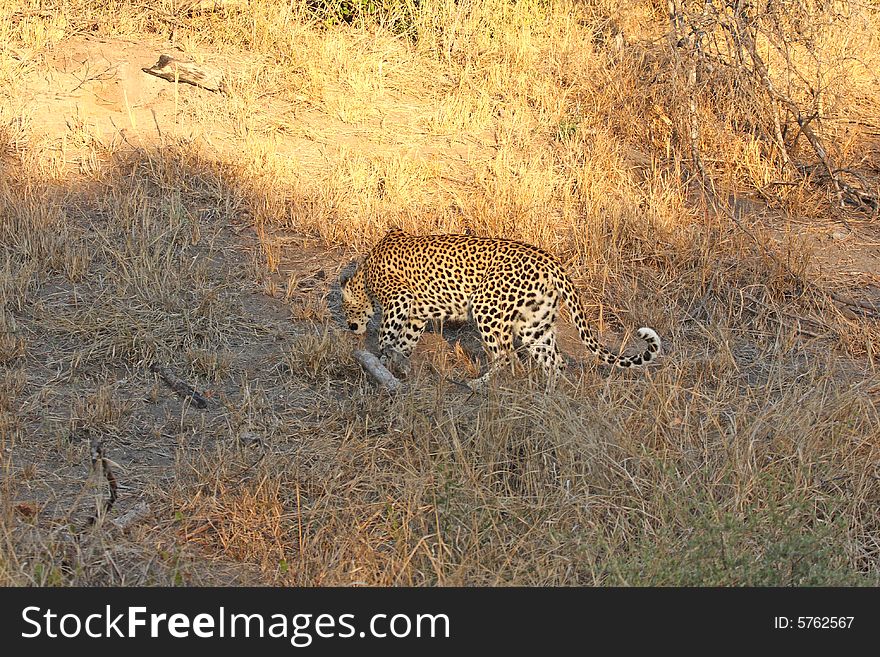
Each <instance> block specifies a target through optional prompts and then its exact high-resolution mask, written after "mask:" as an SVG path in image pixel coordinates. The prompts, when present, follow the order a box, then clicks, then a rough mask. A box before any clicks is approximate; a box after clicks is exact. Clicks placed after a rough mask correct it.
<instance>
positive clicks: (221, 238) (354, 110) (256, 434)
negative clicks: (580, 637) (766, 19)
mask: <svg viewBox="0 0 880 657" xmlns="http://www.w3.org/2000/svg"><path fill="white" fill-rule="evenodd" d="M843 4H844V5H845V7H846V8H847V11H846V12H837V13H836V14H835V13H832V12H830V11H826V10H825V9H826V8H825V7H824V5H819V4H817V5H815V7H814V14H813V15H814V16H815V19H816V20H815V21H814V22H813V23H811V30H812V31H811V32H810V36H811V38H813V41H812V42H811V44H812V45H811V46H810V48H812V50H810V49H807V48H802V49H798V48H795V47H794V46H793V48H794V54H793V55H792V58H793V59H792V61H793V64H794V65H795V66H796V67H797V70H798V71H800V72H802V71H804V70H807V71H809V72H810V75H811V76H813V77H810V78H808V80H809V81H810V82H811V85H812V87H813V88H814V90H816V96H817V98H818V99H821V112H822V116H821V122H820V123H819V124H818V125H820V127H821V135H822V137H823V139H825V140H826V143H828V144H831V145H833V146H832V147H831V148H832V155H833V157H834V158H835V161H836V162H837V163H838V165H839V166H840V167H842V168H851V169H853V170H857V171H860V172H862V174H863V175H865V176H873V175H876V171H877V161H876V137H875V136H874V134H873V133H872V130H874V131H876V129H877V126H876V125H875V123H876V116H877V114H878V112H877V110H878V101H880V93H878V89H877V79H876V76H875V75H874V74H873V72H872V71H876V70H877V66H876V65H877V64H878V63H880V62H878V59H877V58H878V55H877V53H878V52H880V50H878V49H877V48H876V39H877V36H876V35H877V34H878V32H877V27H878V22H880V21H878V16H877V12H876V10H875V9H873V8H872V7H871V6H862V5H860V4H857V3H843ZM394 6H397V5H394ZM399 7H400V11H399V13H398V14H395V15H394V17H393V18H394V20H391V19H389V17H388V16H387V15H379V16H361V17H360V18H358V19H357V20H355V21H353V23H352V24H345V23H339V22H336V23H331V24H329V25H328V24H327V21H326V17H321V16H317V15H316V14H315V13H314V12H312V11H311V10H310V9H309V6H308V4H307V3H297V2H294V3H290V2H273V1H269V0H266V1H262V2H251V3H250V6H249V8H248V9H247V10H246V11H237V10H234V9H228V10H222V11H219V12H208V11H195V12H191V13H186V12H180V11H177V9H179V8H178V7H176V5H175V4H173V3H171V2H167V3H163V2H155V3H150V4H147V3H142V4H140V5H137V6H134V5H132V4H130V3H114V2H108V1H106V0H74V1H73V2H65V3H57V4H53V3H51V2H50V3H47V2H45V1H42V2H37V0H27V1H25V2H15V3H12V2H5V3H4V2H0V43H3V44H4V48H3V51H2V53H0V89H2V91H3V94H2V100H0V153H2V157H3V160H2V170H0V177H2V179H0V244H2V246H3V262H2V264H0V301H2V303H0V328H2V332H0V335H2V342H0V386H2V394H0V447H2V454H3V456H2V459H3V470H2V472H3V482H2V491H3V502H2V509H0V511H2V520H0V537H2V547H0V582H3V583H5V584H50V585H55V584H99V583H100V584H106V583H114V584H135V583H137V584H154V583H162V584H201V583H224V582H243V583H266V584H297V585H324V584H367V585H376V584H407V585H425V584H440V585H451V584H479V585H492V584H529V585H532V584H535V585H537V584H560V585H569V584H635V585H664V584H684V585H687V584H719V585H743V584H745V585H761V584H782V585H810V584H858V583H874V584H876V583H877V581H878V569H877V557H878V536H880V527H878V517H877V513H876V509H877V503H878V495H880V487H878V479H877V472H876V463H877V459H878V449H880V445H878V433H877V427H878V426H880V423H878V417H877V410H876V401H877V394H878V389H880V380H878V374H877V371H876V364H875V363H876V352H875V347H874V346H873V345H875V344H876V341H877V337H878V333H877V326H876V321H875V320H873V319H871V318H870V317H865V316H856V317H853V316H846V315H845V314H843V313H842V312H841V311H840V309H839V308H838V307H837V306H836V305H835V304H834V303H833V302H832V301H831V299H829V297H828V296H827V295H826V294H824V293H823V292H822V290H821V288H822V287H826V288H828V289H832V288H835V287H837V286H840V285H843V286H845V287H855V285H856V282H857V281H853V280H850V279H847V278H846V270H845V268H844V267H843V266H841V267H840V268H838V269H835V268H834V267H829V266H828V265H827V263H823V266H822V267H821V268H820V267H818V266H817V264H816V263H817V256H818V255H821V254H817V253H816V252H815V249H816V247H815V244H816V241H815V240H812V239H810V237H811V234H810V232H809V228H810V227H811V226H812V225H816V224H818V222H820V221H823V220H824V219H825V218H826V217H827V216H829V214H830V213H831V212H832V207H833V200H834V199H833V196H832V194H830V193H829V191H828V187H827V184H826V182H825V181H823V180H822V179H821V176H820V175H819V174H818V173H816V174H812V175H805V176H802V177H798V178H795V177H793V176H792V174H791V172H790V171H787V170H786V169H785V168H784V166H783V164H782V163H781V162H780V159H779V154H778V152H776V151H774V148H773V145H772V143H771V142H770V141H769V140H768V137H767V131H766V129H765V128H766V118H767V114H766V106H765V105H763V104H762V102H763V101H762V100H761V98H760V97H758V96H756V95H755V92H754V90H753V89H752V88H751V87H749V86H748V85H747V84H746V80H744V79H742V78H738V77H737V76H736V75H733V73H732V72H730V71H728V70H727V69H725V68H723V67H718V68H716V69H713V71H711V72H710V71H708V70H706V71H704V74H705V76H706V77H703V78H701V79H699V80H698V87H697V88H696V93H695V98H696V108H697V112H698V118H699V122H700V126H701V137H700V139H701V141H700V144H699V146H700V151H701V154H702V157H703V160H704V162H705V163H706V165H707V169H708V172H709V174H710V175H711V177H712V179H713V181H714V183H715V185H716V188H717V190H718V193H719V197H720V198H722V200H723V201H724V203H726V204H728V205H729V207H730V208H732V211H733V212H734V216H735V217H736V218H737V219H738V221H739V222H740V224H739V225H736V224H734V223H733V222H732V221H731V220H730V219H729V218H728V217H726V216H725V215H717V214H715V213H713V212H712V211H711V209H710V207H709V206H708V205H707V203H706V202H705V201H704V199H703V197H702V196H701V195H700V193H699V188H698V186H697V185H696V184H695V180H694V177H693V171H691V170H690V167H691V163H690V161H689V154H688V147H689V145H688V143H687V140H686V138H685V137H684V135H686V134H687V125H688V121H689V120H690V119H691V116H690V115H689V112H688V109H687V107H688V104H687V102H686V98H687V94H688V90H687V88H686V87H685V86H684V83H683V82H682V79H681V76H680V74H679V72H677V69H676V62H675V58H674V56H673V54H672V53H673V51H672V50H671V48H670V45H669V40H668V38H667V37H668V30H669V17H668V16H667V14H666V3H653V2H637V1H635V0H633V1H632V2H627V3H623V4H621V3H606V2H584V3H572V2H568V1H567V0H566V1H552V0H551V1H537V0H533V1H526V2H516V3H513V2H504V1H502V0H482V1H477V0H464V1H460V2H451V1H448V0H425V1H423V2H421V3H418V5H417V6H416V5H414V4H413V5H404V4H401V5H400V6H399ZM175 12H176V13H175ZM401 21H402V22H401ZM83 35H86V36H98V37H101V38H106V39H130V40H141V41H144V42H148V43H154V42H155V43H162V42H163V41H164V40H166V39H172V40H173V41H172V43H173V44H174V45H175V46H176V47H178V48H180V49H182V50H183V52H184V53H185V54H186V55H188V56H190V57H192V58H194V59H196V60H199V61H210V62H212V63H214V64H218V63H219V64H220V65H223V66H225V67H226V75H227V82H228V91H227V93H226V94H225V95H224V96H218V95H210V94H205V93H200V92H198V91H196V90H191V89H183V88H181V89H179V90H178V91H177V92H176V93H175V95H174V99H173V103H174V105H173V107H174V124H173V125H170V126H163V131H162V133H161V134H156V133H155V132H152V133H151V132H150V130H149V129H148V128H147V127H144V126H143V125H142V123H141V124H138V123H137V121H136V120H135V119H130V120H129V123H128V124H127V125H126V128H127V135H128V136H129V138H128V139H121V138H119V137H118V135H110V134H106V133H101V132H100V130H98V129H97V128H95V125H94V124H93V123H91V122H90V120H89V119H88V117H85V118H82V117H81V118H80V119H79V120H77V119H76V118H75V117H73V118H72V119H71V120H70V121H68V124H67V132H65V133H64V134H63V135H59V134H52V133H46V132H45V131H43V130H41V126H42V125H43V118H44V117H42V116H41V115H40V112H39V106H38V105H37V104H35V101H34V98H33V96H32V93H31V91H30V90H29V89H28V86H27V85H26V84H22V83H21V81H22V80H29V79H32V78H30V77H28V76H31V75H40V74H41V73H42V72H44V71H45V70H47V67H48V66H49V63H48V62H49V59H50V57H51V56H52V55H53V53H57V52H59V51H60V50H63V49H64V48H65V45H66V44H67V43H69V42H71V40H73V39H78V38H82V37H83ZM761 47H762V48H766V49H767V52H768V53H769V52H771V50H772V48H771V45H770V44H767V43H762V44H761ZM811 53H820V54H821V57H820V58H819V59H816V58H815V57H813V55H812V54H811ZM768 57H769V58H771V59H770V61H771V62H772V66H773V68H772V71H773V72H774V74H775V75H777V76H779V77H778V78H777V81H778V82H780V83H783V82H784V81H785V80H786V79H787V78H786V76H788V75H789V69H787V68H785V67H784V66H783V62H782V61H781V60H779V59H774V58H772V55H768ZM811 57H813V58H812V59H811ZM792 75H793V74H792ZM812 83H815V84H812ZM797 84H801V85H802V86H801V87H798V89H800V88H806V86H810V85H806V86H803V84H802V81H799V82H797ZM791 85H792V87H791V88H792V89H794V88H795V82H792V83H791ZM792 93H794V92H792ZM795 95H796V94H795ZM796 97H797V99H798V101H799V102H803V103H805V104H808V103H810V102H814V101H816V99H814V98H811V97H807V96H797V95H796ZM816 102H817V101H816ZM872 117H873V118H872ZM139 125H140V128H138V126H139ZM134 135H139V137H140V138H139V139H135V138H134ZM801 148H802V147H801ZM798 154H799V157H800V158H802V159H803V161H805V162H807V163H809V164H810V166H814V165H815V162H813V161H812V160H811V159H810V158H811V155H810V153H809V151H808V150H803V151H799V152H798ZM776 183H785V184H776ZM849 221H850V223H851V225H856V226H866V230H867V229H868V228H867V227H869V224H868V223H867V221H866V220H865V219H864V218H863V215H858V214H852V215H850V216H849ZM389 225H400V226H402V227H403V228H405V229H407V230H410V231H413V232H423V233H427V232H441V231H450V232H452V231H464V230H470V231H473V232H475V233H478V234H487V235H503V236H506V237H513V238H518V239H523V240H526V241H529V242H532V243H536V244H539V245H541V246H543V247H545V248H548V249H549V250H551V251H552V252H554V253H555V254H556V255H558V256H559V257H560V259H562V260H563V261H564V262H565V263H566V265H567V267H568V269H569V270H570V271H571V272H572V274H573V276H574V277H575V278H576V279H577V280H578V281H579V283H580V287H581V288H582V293H583V295H584V297H585V299H586V300H587V301H588V303H589V304H591V306H590V307H591V308H593V309H594V317H593V319H594V321H596V323H597V325H598V326H599V327H600V329H601V330H602V332H603V335H604V336H605V338H606V340H607V341H608V342H609V343H612V344H613V343H614V340H615V338H614V336H623V337H626V335H627V331H628V330H630V329H631V328H632V327H635V326H641V325H649V326H653V327H654V328H656V329H657V330H658V331H659V333H660V334H661V335H662V337H663V340H664V344H665V345H666V353H665V356H664V358H663V359H662V360H661V362H660V364H659V366H657V367H652V368H650V369H649V370H647V371H646V372H627V373H619V372H608V371H606V370H600V369H597V368H596V367H595V365H594V364H593V363H592V361H590V360H589V359H588V358H587V357H584V356H583V355H582V352H575V351H574V349H575V347H574V344H575V343H574V342H570V343H568V344H569V346H568V347H567V351H568V352H569V354H570V355H572V356H574V355H577V360H578V363H577V364H571V365H570V367H569V368H568V371H567V379H568V380H567V381H566V382H565V383H564V384H563V385H561V386H560V388H559V389H557V390H556V391H554V392H552V393H547V394H545V393H543V392H540V391H539V390H540V386H536V385H533V384H530V383H529V382H528V381H527V380H525V379H524V380H522V381H514V380H510V379H502V380H500V381H499V382H498V383H497V385H496V386H494V387H493V388H492V389H491V390H490V392H489V393H488V395H487V396H485V397H475V396H471V395H470V394H469V393H467V392H464V391H463V390H462V389H461V387H460V386H457V385H456V384H454V383H450V381H449V380H450V379H452V380H461V379H463V378H465V377H466V376H468V375H470V374H471V373H472V372H473V371H474V369H475V367H477V366H478V360H479V354H476V355H475V354H474V353H473V352H472V350H470V349H469V348H468V340H471V342H472V341H473V340H472V338H473V336H468V335H467V334H466V333H465V334H464V335H462V336H458V337H459V338H460V339H459V340H457V341H456V340H455V339H453V344H451V345H449V344H447V343H446V342H444V341H443V340H442V339H441V338H440V337H438V336H436V335H428V336H426V337H425V338H424V340H425V344H424V345H423V348H422V349H420V350H419V352H417V354H416V357H415V361H414V365H415V367H414V373H413V374H412V375H411V384H412V385H411V386H410V388H409V390H408V392H406V393H404V394H402V395H400V396H398V397H396V398H393V399H387V398H383V397H382V396H381V395H379V394H378V393H377V392H376V391H375V389H373V388H372V387H371V385H370V383H369V381H367V380H365V379H364V378H363V376H362V374H361V373H360V371H359V369H358V368H357V366H356V365H355V364H354V363H353V361H352V360H351V358H350V355H349V354H350V351H351V338H350V337H349V336H347V335H346V334H345V333H344V332H342V331H341V330H340V329H339V328H337V324H336V323H335V322H334V318H333V315H334V312H335V306H336V302H337V296H336V293H335V288H334V285H333V281H334V279H335V278H336V275H337V274H338V272H339V270H340V268H341V267H343V266H344V265H345V264H346V263H347V262H348V261H349V260H350V259H351V257H352V256H354V255H355V254H356V253H360V252H363V251H364V250H365V249H366V248H368V247H369V245H370V244H371V243H372V242H373V241H374V240H375V239H377V238H378V237H379V236H381V235H382V234H383V233H384V232H385V230H386V229H387V227H388V226H389ZM743 228H745V229H746V230H745V231H744V230H743ZM792 274H794V277H793V276H792ZM804 280H811V281H816V282H817V283H818V284H819V287H808V288H804V287H803V285H802V281H804ZM447 337H448V334H447ZM155 360H161V361H163V362H167V363H170V364H171V366H172V367H173V368H174V369H175V370H177V371H178V372H179V373H181V375H183V376H185V378H187V379H188V380H190V381H192V382H194V383H195V384H196V385H197V387H200V388H202V389H204V390H206V391H207V392H208V393H209V394H210V395H211V397H210V399H211V406H210V407H209V409H208V410H207V411H205V412H201V411H197V410H195V409H193V408H191V407H188V406H187V405H185V404H182V403H181V401H180V400H179V399H178V398H176V397H174V396H173V394H172V393H170V392H169V391H168V390H167V389H166V388H164V387H163V386H162V385H161V384H160V383H159V382H157V381H156V379H155V378H154V377H153V375H152V374H151V373H150V372H149V370H148V366H149V364H150V363H151V362H153V361H155ZM86 436H92V437H96V436H97V437H99V438H101V439H103V440H104V443H105V445H106V447H107V449H108V452H109V455H110V457H111V458H113V459H114V460H115V461H116V462H117V463H119V464H120V466H122V468H123V469H122V470H120V472H119V475H118V476H119V478H120V481H121V483H122V484H123V486H124V487H123V489H122V490H121V498H120V503H119V504H120V505H121V507H120V508H121V509H125V508H126V505H130V504H131V502H132V500H141V499H143V500H147V501H148V502H149V504H150V507H151V509H152V515H151V516H150V517H149V518H148V519H147V520H145V521H144V522H142V523H140V524H138V525H136V526H135V527H133V528H130V529H128V530H126V531H121V530H118V529H115V528H114V527H113V525H112V524H111V523H110V522H109V520H110V519H109V518H108V519H105V520H101V521H99V523H98V525H97V527H94V528H88V527H87V526H86V525H85V523H84V520H85V518H87V517H88V516H89V515H90V514H91V513H94V508H95V506H96V504H99V502H100V499H99V498H100V496H101V495H102V494H103V490H102V488H101V486H100V482H99V479H98V477H97V476H96V475H95V474H94V473H92V474H90V473H89V467H88V462H89V452H88V448H89V445H88V440H87V439H86Z"/></svg>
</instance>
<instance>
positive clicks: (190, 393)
mask: <svg viewBox="0 0 880 657" xmlns="http://www.w3.org/2000/svg"><path fill="white" fill-rule="evenodd" d="M150 371H151V372H155V373H156V374H158V375H159V376H161V377H162V379H164V381H165V383H167V384H168V386H169V387H170V388H171V389H172V390H173V391H174V392H176V393H177V394H178V395H180V396H181V397H183V398H184V399H187V398H189V399H191V400H192V402H193V404H195V406H196V408H207V407H208V400H207V399H205V398H204V397H203V396H202V395H201V393H199V392H198V391H197V390H196V389H195V388H193V387H192V386H191V385H189V384H188V383H187V382H186V381H183V380H181V379H178V378H177V377H176V376H175V375H174V374H173V373H172V372H171V371H170V370H168V369H167V368H165V367H162V366H161V365H159V364H158V363H153V364H152V365H150Z"/></svg>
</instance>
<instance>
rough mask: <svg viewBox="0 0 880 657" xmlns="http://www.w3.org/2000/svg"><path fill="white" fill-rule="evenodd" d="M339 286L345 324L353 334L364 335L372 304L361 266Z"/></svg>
mask: <svg viewBox="0 0 880 657" xmlns="http://www.w3.org/2000/svg"><path fill="white" fill-rule="evenodd" d="M339 286H340V288H341V289H342V313H343V315H345V323H346V324H347V325H348V328H349V329H351V330H352V331H354V332H355V333H357V334H359V335H360V334H362V333H365V332H366V330H367V323H368V322H369V321H370V318H371V317H372V316H373V302H372V301H371V300H370V295H369V294H367V286H366V284H365V282H364V268H363V266H360V267H358V269H357V271H356V272H355V273H354V275H353V276H351V278H347V279H345V278H343V279H341V280H340V281H339Z"/></svg>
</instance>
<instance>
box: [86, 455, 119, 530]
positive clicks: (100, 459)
mask: <svg viewBox="0 0 880 657" xmlns="http://www.w3.org/2000/svg"><path fill="white" fill-rule="evenodd" d="M91 454H92V471H93V472H100V473H101V475H103V477H104V478H105V479H106V480H107V484H108V485H109V486H110V497H109V498H108V499H107V502H105V504H104V508H103V509H101V508H99V509H98V511H97V513H95V515H93V516H92V517H90V518H89V520H88V524H90V525H94V524H95V523H96V522H97V521H98V518H99V517H102V516H105V515H107V514H108V513H110V509H112V508H113V505H114V504H115V503H116V499H117V497H118V493H117V488H118V485H117V482H116V475H115V474H113V469H112V468H111V467H110V463H111V461H109V460H108V459H107V458H105V457H104V441H102V440H98V441H97V442H93V443H92V448H91Z"/></svg>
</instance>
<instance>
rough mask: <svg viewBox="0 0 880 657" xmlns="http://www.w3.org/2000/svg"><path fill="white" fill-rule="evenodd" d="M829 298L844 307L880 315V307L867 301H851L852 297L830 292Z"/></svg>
mask: <svg viewBox="0 0 880 657" xmlns="http://www.w3.org/2000/svg"><path fill="white" fill-rule="evenodd" d="M828 294H829V296H830V297H831V298H832V299H834V300H835V301H836V302H837V303H840V304H843V305H844V306H851V307H853V308H860V309H862V310H865V311H867V312H869V313H871V314H874V315H880V306H877V305H875V304H872V303H868V302H867V301H860V300H859V299H851V298H850V297H847V296H844V295H842V294H838V293H837V292H829V293H828Z"/></svg>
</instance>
